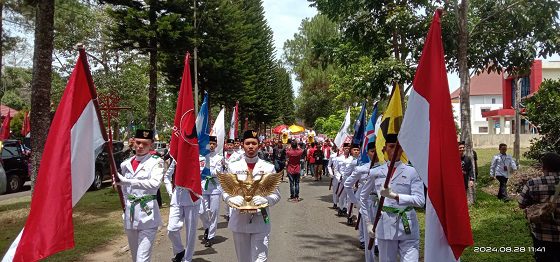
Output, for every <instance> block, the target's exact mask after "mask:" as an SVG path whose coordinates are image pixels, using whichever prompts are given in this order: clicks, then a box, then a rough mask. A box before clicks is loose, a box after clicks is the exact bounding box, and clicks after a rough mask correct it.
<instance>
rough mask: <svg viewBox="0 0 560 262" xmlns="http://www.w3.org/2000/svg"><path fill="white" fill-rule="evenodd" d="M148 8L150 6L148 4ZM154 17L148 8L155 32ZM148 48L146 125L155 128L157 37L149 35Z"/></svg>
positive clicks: (154, 14) (155, 17) (155, 15)
mask: <svg viewBox="0 0 560 262" xmlns="http://www.w3.org/2000/svg"><path fill="white" fill-rule="evenodd" d="M150 8H152V6H151V5H150ZM156 19H157V14H156V12H155V11H154V10H153V8H152V9H151V10H150V25H151V28H152V30H153V31H154V32H156V27H157V25H156ZM149 48H150V52H149V53H150V73H149V75H150V86H149V90H148V126H147V129H150V130H155V128H156V126H155V124H156V107H157V54H158V53H157V38H156V37H151V38H150V42H149Z"/></svg>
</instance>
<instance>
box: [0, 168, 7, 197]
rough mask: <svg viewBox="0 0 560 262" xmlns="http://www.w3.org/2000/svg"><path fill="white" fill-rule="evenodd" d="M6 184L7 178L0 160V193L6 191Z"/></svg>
mask: <svg viewBox="0 0 560 262" xmlns="http://www.w3.org/2000/svg"><path fill="white" fill-rule="evenodd" d="M7 186H8V179H7V178H6V171H4V166H3V165H2V162H1V161H0V195H2V194H4V193H6V189H7Z"/></svg>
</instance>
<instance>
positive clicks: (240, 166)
mask: <svg viewBox="0 0 560 262" xmlns="http://www.w3.org/2000/svg"><path fill="white" fill-rule="evenodd" d="M248 169H249V168H248V167H247V162H246V161H245V160H244V159H242V160H240V161H236V162H233V163H231V164H230V165H229V170H228V171H229V172H230V173H234V174H237V177H238V178H239V179H240V180H245V179H246V178H247V173H246V172H247V170H248ZM269 173H275V170H274V165H273V164H271V163H269V162H266V161H264V160H262V159H258V160H257V162H256V163H255V167H254V168H253V178H254V179H260V176H261V175H262V174H269ZM222 196H223V198H224V200H225V201H226V202H227V200H228V198H229V197H231V196H230V195H229V194H228V193H226V192H223V195H222ZM263 197H265V198H266V199H267V200H268V206H269V207H270V206H273V205H275V204H276V203H278V201H280V190H279V189H278V188H276V190H275V191H274V192H273V193H272V194H270V195H268V196H263ZM266 211H267V214H268V216H269V218H270V216H271V214H270V210H269V208H268V207H267V208H266ZM228 228H229V229H230V230H231V231H233V232H237V233H268V232H270V223H268V224H267V223H265V222H264V219H263V217H262V213H261V212H260V211H259V212H257V213H255V214H241V213H239V210H237V209H235V208H233V210H232V212H231V217H230V219H229V223H228Z"/></svg>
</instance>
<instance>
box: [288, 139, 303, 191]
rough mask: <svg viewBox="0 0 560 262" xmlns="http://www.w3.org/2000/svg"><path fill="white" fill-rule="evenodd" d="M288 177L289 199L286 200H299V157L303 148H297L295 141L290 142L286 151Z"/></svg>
mask: <svg viewBox="0 0 560 262" xmlns="http://www.w3.org/2000/svg"><path fill="white" fill-rule="evenodd" d="M285 154H286V156H287V161H286V162H287V164H286V165H287V167H288V168H287V169H288V179H289V180H290V199H288V201H295V202H299V179H300V176H301V174H300V172H301V170H300V168H301V167H300V159H301V156H302V155H303V150H301V148H298V146H297V144H296V142H292V143H291V145H290V149H288V150H287V151H286V153H285Z"/></svg>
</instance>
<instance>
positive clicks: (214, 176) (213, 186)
mask: <svg viewBox="0 0 560 262" xmlns="http://www.w3.org/2000/svg"><path fill="white" fill-rule="evenodd" d="M204 161H209V163H207V164H208V165H207V166H208V167H209V168H210V177H211V178H208V179H202V181H201V182H200V183H201V186H202V194H203V195H219V194H221V193H222V190H221V188H220V182H219V181H218V173H221V172H223V170H222V161H223V156H221V155H220V154H218V153H216V152H214V153H210V154H209V155H208V156H207V157H206V158H205V159H204ZM201 165H202V163H201ZM212 181H213V182H212ZM206 184H208V185H206ZM205 188H206V189H205Z"/></svg>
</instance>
